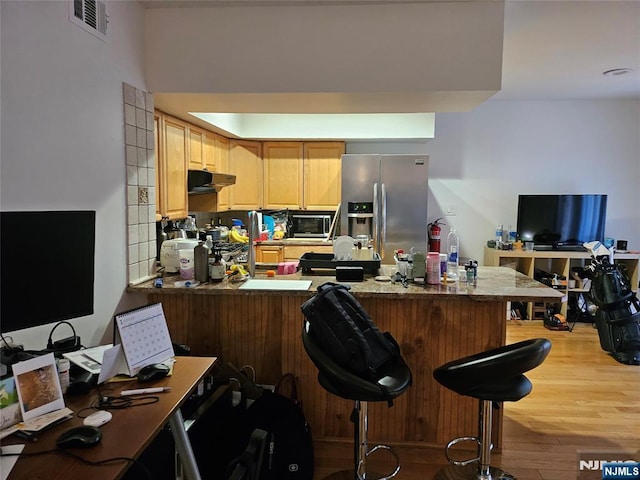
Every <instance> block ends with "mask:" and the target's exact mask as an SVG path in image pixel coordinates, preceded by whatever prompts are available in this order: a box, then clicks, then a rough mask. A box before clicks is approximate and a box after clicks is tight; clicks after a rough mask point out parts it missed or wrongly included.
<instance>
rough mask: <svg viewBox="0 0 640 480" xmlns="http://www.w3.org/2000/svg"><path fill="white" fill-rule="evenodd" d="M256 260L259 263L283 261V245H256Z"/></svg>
mask: <svg viewBox="0 0 640 480" xmlns="http://www.w3.org/2000/svg"><path fill="white" fill-rule="evenodd" d="M256 261H258V262H260V263H280V262H284V247H283V246H282V245H258V246H257V247H256Z"/></svg>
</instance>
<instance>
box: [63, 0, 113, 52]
mask: <svg viewBox="0 0 640 480" xmlns="http://www.w3.org/2000/svg"><path fill="white" fill-rule="evenodd" d="M69 19H70V20H71V21H72V22H73V23H75V24H76V25H78V26H79V27H82V28H83V29H84V30H86V31H87V32H89V33H91V34H92V35H94V36H96V37H98V38H99V39H100V40H104V41H105V42H106V41H107V24H108V23H109V19H108V17H107V7H106V4H105V2H100V1H98V0H70V2H69Z"/></svg>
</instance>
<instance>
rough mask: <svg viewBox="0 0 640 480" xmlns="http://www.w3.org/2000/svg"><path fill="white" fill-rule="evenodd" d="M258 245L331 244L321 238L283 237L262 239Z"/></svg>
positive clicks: (331, 242)
mask: <svg viewBox="0 0 640 480" xmlns="http://www.w3.org/2000/svg"><path fill="white" fill-rule="evenodd" d="M258 245H296V246H297V245H327V246H332V245H333V241H332V240H323V239H322V238H283V239H282V240H264V241H262V242H260V243H259V244H258Z"/></svg>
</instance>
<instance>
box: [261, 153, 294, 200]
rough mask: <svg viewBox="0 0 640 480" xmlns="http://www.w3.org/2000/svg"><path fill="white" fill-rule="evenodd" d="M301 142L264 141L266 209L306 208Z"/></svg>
mask: <svg viewBox="0 0 640 480" xmlns="http://www.w3.org/2000/svg"><path fill="white" fill-rule="evenodd" d="M302 155H303V148H302V143H300V142H264V143H263V144H262V158H263V162H264V208H290V209H293V210H300V209H302V208H303V207H302V205H303V200H304V199H303V188H304V185H303V183H304V174H303V162H302Z"/></svg>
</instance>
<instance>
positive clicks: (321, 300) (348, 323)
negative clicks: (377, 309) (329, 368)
mask: <svg viewBox="0 0 640 480" xmlns="http://www.w3.org/2000/svg"><path fill="white" fill-rule="evenodd" d="M301 308H302V313H304V316H305V317H306V318H307V320H308V321H309V323H310V324H311V329H310V333H311V334H312V335H313V336H314V338H315V339H316V340H317V341H318V343H319V344H320V345H321V346H322V347H323V349H324V351H325V352H326V353H327V354H328V355H329V356H331V358H333V359H334V360H335V361H336V362H337V363H338V364H339V365H341V366H342V367H344V368H345V369H347V370H349V371H350V372H352V373H354V374H355V375H357V376H359V377H361V378H364V379H366V380H376V379H377V377H378V376H379V374H380V369H381V368H382V367H383V366H384V365H386V364H388V363H391V362H404V360H403V358H402V356H401V355H400V347H399V346H398V343H397V342H396V340H395V339H394V338H393V336H392V335H391V334H390V333H389V332H384V333H382V332H381V331H380V330H378V328H377V327H376V325H375V324H374V323H373V321H372V320H371V318H370V317H369V314H368V313H367V312H366V311H365V309H364V308H363V307H362V305H360V302H358V300H356V299H355V297H354V296H353V295H352V294H351V293H350V292H349V287H347V286H346V285H340V284H337V283H331V282H327V283H324V284H322V285H320V286H319V287H318V293H317V295H315V296H314V297H312V298H310V299H309V300H307V301H306V302H305V303H304V304H303V305H302V307H301Z"/></svg>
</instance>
